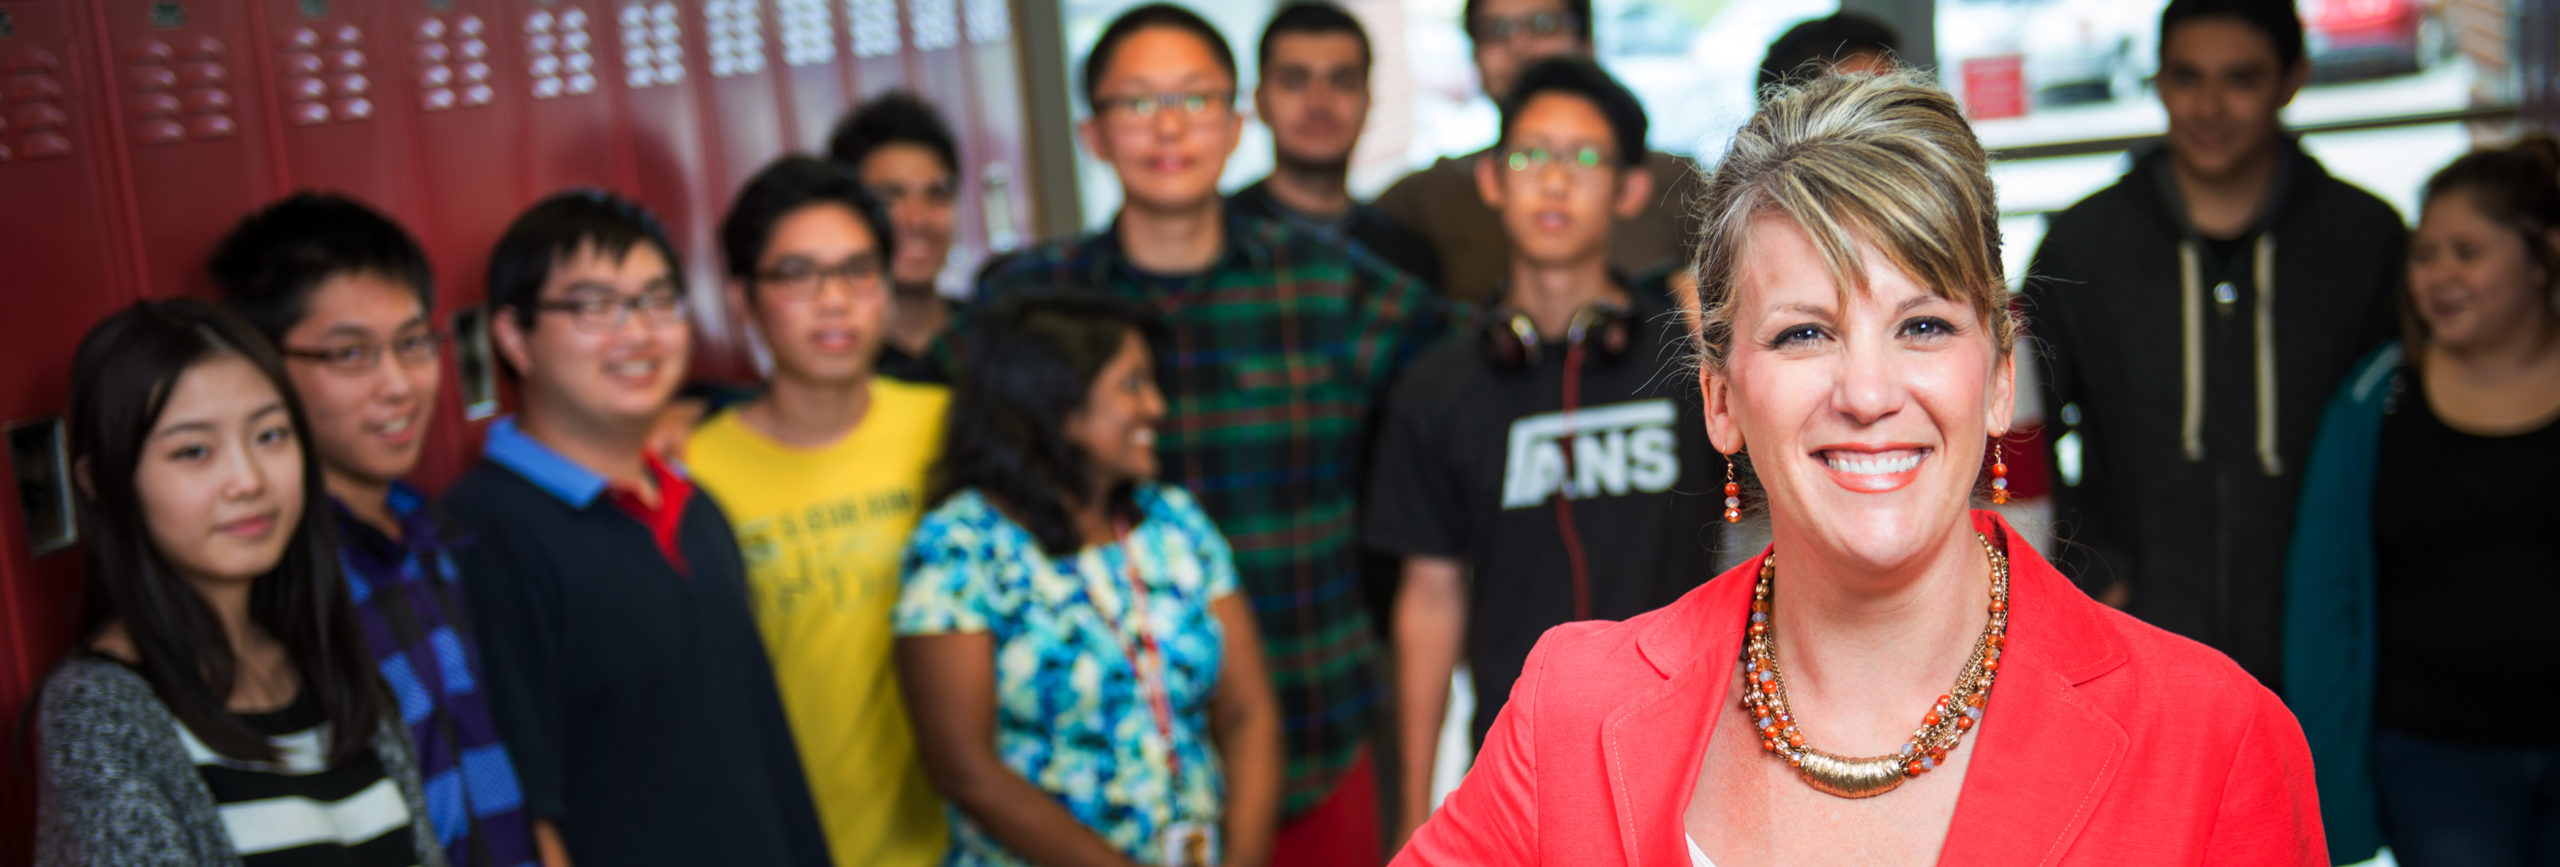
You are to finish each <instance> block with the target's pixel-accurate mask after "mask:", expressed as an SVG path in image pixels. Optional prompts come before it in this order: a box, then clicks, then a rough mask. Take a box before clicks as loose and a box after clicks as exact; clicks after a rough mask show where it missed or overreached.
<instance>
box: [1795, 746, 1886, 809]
mask: <svg viewBox="0 0 2560 867" xmlns="http://www.w3.org/2000/svg"><path fill="white" fill-rule="evenodd" d="M1796 775H1797V776H1800V777H1803V778H1804V781H1805V783H1807V784H1808V785H1811V786H1813V787H1814V788H1815V789H1819V790H1821V791H1822V792H1823V793H1824V794H1827V795H1834V796H1837V797H1842V798H1872V797H1875V796H1877V795H1881V794H1884V793H1886V792H1890V791H1893V790H1894V789H1895V788H1897V787H1900V786H1901V785H1902V781H1903V780H1904V779H1906V778H1907V777H1906V776H1905V775H1904V773H1903V763H1902V760H1901V759H1898V758H1895V757H1893V756H1872V757H1869V758H1863V759H1844V758H1841V757H1839V756H1835V755H1832V754H1830V753H1826V752H1823V751H1821V750H1812V749H1808V750H1805V751H1804V752H1803V754H1802V756H1801V761H1800V762H1799V763H1798V764H1797V765H1796Z"/></svg>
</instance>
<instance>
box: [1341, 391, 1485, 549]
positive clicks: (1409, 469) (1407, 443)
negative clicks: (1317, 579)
mask: <svg viewBox="0 0 2560 867" xmlns="http://www.w3.org/2000/svg"><path fill="white" fill-rule="evenodd" d="M1434 378H1435V376H1434V372H1433V370H1432V366H1431V365H1424V366H1423V367H1421V368H1417V369H1416V370H1415V371H1414V375H1413V376H1411V377H1407V378H1406V380H1405V382H1404V383H1403V384H1402V385H1400V386H1398V387H1397V388H1396V390H1395V391H1394V392H1393V395H1392V396H1391V397H1390V398H1389V399H1388V401H1387V409H1386V421H1385V424H1384V425H1383V426H1382V427H1381V429H1380V432H1379V436H1378V452H1377V461H1376V463H1375V464H1373V465H1372V467H1371V471H1370V473H1369V501H1368V502H1367V503H1366V504H1364V505H1363V506H1362V509H1361V511H1362V512H1363V513H1364V514H1363V516H1362V521H1361V523H1362V525H1363V526H1362V534H1363V535H1364V536H1365V537H1366V541H1367V543H1368V545H1369V547H1371V548H1373V549H1376V550H1378V551H1381V552H1384V553H1388V554H1395V555H1399V556H1407V557H1411V556H1428V557H1458V556H1462V555H1464V554H1465V552H1466V550H1467V545H1466V542H1467V538H1466V536H1467V527H1466V515H1465V514H1464V513H1463V512H1462V511H1461V509H1460V505H1459V501H1460V497H1459V491H1458V479H1457V478H1456V474H1455V473H1454V472H1452V470H1451V468H1450V466H1449V463H1448V461H1447V456H1448V454H1449V449H1448V446H1447V444H1446V443H1445V442H1443V440H1444V439H1445V435H1444V434H1443V433H1441V431H1443V430H1445V429H1446V428H1442V427H1440V426H1439V425H1436V424H1434V423H1433V422H1434V421H1435V420H1437V419H1438V417H1439V416H1440V415H1441V414H1442V413H1443V412H1444V410H1443V408H1441V407H1439V406H1434V405H1432V404H1436V403H1438V401H1437V400H1435V399H1434V398H1435V397H1436V396H1437V395H1436V392H1437V390H1438V388H1437V386H1438V384H1437V383H1434V382H1433V381H1432V380H1433V379H1434Z"/></svg>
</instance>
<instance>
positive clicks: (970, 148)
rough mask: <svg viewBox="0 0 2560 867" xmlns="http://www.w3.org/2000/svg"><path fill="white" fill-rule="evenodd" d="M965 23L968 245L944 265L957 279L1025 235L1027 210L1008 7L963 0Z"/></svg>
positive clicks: (1027, 176)
mask: <svg viewBox="0 0 2560 867" xmlns="http://www.w3.org/2000/svg"><path fill="white" fill-rule="evenodd" d="M965 3H966V4H967V5H966V6H964V7H963V8H964V9H965V17H966V21H967V25H968V30H969V47H968V48H967V49H966V51H967V54H968V71H969V99H970V103H969V109H968V113H969V116H968V118H967V119H966V120H965V121H957V122H960V123H963V124H964V127H963V128H964V129H965V130H966V131H965V132H964V133H962V134H963V135H966V136H968V140H967V146H966V147H964V148H963V149H962V153H961V161H962V163H963V169H962V171H963V172H964V173H966V174H967V175H968V178H967V179H966V181H964V182H963V184H962V186H961V188H962V189H963V190H965V191H966V192H967V195H968V198H969V200H970V201H971V203H973V204H974V205H976V206H977V213H976V219H975V220H974V223H975V225H973V226H972V228H973V229H975V230H977V232H978V234H977V235H976V238H977V239H978V240H979V241H980V242H981V244H980V246H978V247H977V248H975V249H969V250H958V249H955V250H954V251H953V256H954V258H955V260H956V261H955V263H954V267H952V268H951V269H950V270H949V271H947V272H945V273H948V274H950V275H952V276H953V277H954V278H956V279H958V280H962V281H966V280H967V279H969V277H970V275H974V274H976V273H977V272H978V265H979V264H980V263H983V262H985V261H986V257H987V256H989V255H992V254H995V253H1001V252H1004V251H1006V250H1010V249H1013V248H1015V247H1017V246H1021V244H1022V242H1023V239H1025V238H1028V237H1030V235H1031V217H1032V215H1033V214H1034V213H1036V212H1035V211H1034V210H1032V203H1031V191H1032V190H1033V189H1034V188H1035V187H1034V184H1033V182H1032V177H1031V170H1032V167H1031V156H1030V151H1029V149H1028V146H1027V142H1025V140H1024V139H1025V135H1026V130H1027V129H1028V128H1029V120H1028V118H1027V117H1026V116H1025V115H1024V105H1023V101H1022V66H1021V59H1020V55H1019V54H1018V53H1016V46H1015V44H1014V39H1013V9H1012V8H1011V4H1009V3H1008V2H1006V0H965Z"/></svg>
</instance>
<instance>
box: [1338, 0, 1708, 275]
mask: <svg viewBox="0 0 2560 867" xmlns="http://www.w3.org/2000/svg"><path fill="white" fill-rule="evenodd" d="M1463 14H1464V16H1465V20H1464V23H1465V25H1466V30H1467V38H1468V39H1469V40H1470V41H1471V42H1472V43H1473V44H1474V46H1475V60H1476V77H1477V80H1478V81H1481V82H1483V84H1484V94H1485V96H1486V97H1488V98H1491V99H1492V100H1493V103H1494V104H1495V105H1506V104H1509V102H1510V98H1511V87H1512V84H1513V82H1515V81H1517V80H1518V79H1519V77H1520V72H1521V70H1524V69H1527V68H1528V67H1529V66H1530V65H1532V64H1535V63H1537V62H1538V61H1541V60H1545V59H1548V58H1551V57H1581V58H1589V57H1591V56H1592V39H1591V0H1466V6H1465V9H1464V12H1463ZM1632 146H1633V147H1642V146H1643V144H1642V143H1641V142H1639V143H1636V144H1635V145H1632ZM1488 156H1498V155H1497V154H1495V153H1494V152H1493V150H1492V149H1490V148H1488V149H1486V150H1483V151H1478V152H1476V153H1473V154H1469V155H1467V156H1462V157H1441V158H1440V159H1439V160H1437V161H1434V162H1433V163H1432V164H1431V166H1430V167H1429V168H1425V169H1421V170H1418V171H1415V172H1414V173H1413V174H1410V175H1406V176H1405V177H1404V179H1403V180H1399V181H1397V182H1396V183H1395V185H1394V186H1391V187H1388V188H1387V191H1386V192H1384V193H1381V194H1379V195H1378V202H1377V205H1378V208H1379V209H1380V210H1383V211H1385V212H1386V214H1387V216H1388V217H1391V218H1393V219H1395V220H1396V221H1397V222H1400V223H1403V224H1404V225H1405V226H1407V227H1410V228H1412V229H1413V230H1414V231H1416V232H1420V233H1422V235H1423V237H1425V238H1426V239H1428V240H1429V242H1430V244H1431V247H1432V249H1433V251H1434V253H1435V255H1436V256H1437V257H1438V258H1439V260H1440V267H1441V274H1440V281H1439V283H1438V284H1437V287H1436V288H1438V289H1439V291H1440V293H1441V294H1443V295H1446V296H1448V297H1450V298H1454V299H1458V300H1461V301H1466V302H1468V303H1476V304H1480V303H1484V302H1485V301H1487V300H1488V299H1489V298H1491V297H1492V296H1493V294H1494V284H1496V283H1499V282H1501V280H1502V278H1503V276H1504V275H1505V274H1506V273H1507V271H1506V269H1507V268H1509V267H1510V266H1509V262H1510V261H1511V252H1512V251H1511V246H1510V244H1511V240H1510V237H1509V236H1508V235H1506V234H1504V233H1503V230H1502V220H1501V218H1500V217H1499V216H1498V215H1496V214H1495V213H1494V208H1493V206H1492V205H1491V204H1490V203H1488V202H1486V201H1485V199H1484V197H1483V196H1481V195H1479V193H1478V190H1477V188H1476V175H1475V168H1474V166H1475V163H1476V161H1478V160H1481V159H1485V158H1487V157H1488ZM1643 162H1644V169H1645V171H1646V173H1648V174H1651V175H1652V176H1653V181H1652V184H1653V192H1652V194H1651V195H1649V196H1647V197H1646V198H1645V207H1644V210H1643V211H1641V212H1638V213H1637V214H1636V215H1635V216H1634V217H1632V218H1630V219H1628V220H1626V221H1625V222H1623V223H1620V224H1619V226H1618V228H1617V231H1614V232H1611V233H1610V237H1609V266H1610V267H1612V268H1615V269H1617V270H1618V271H1619V272H1620V273H1624V274H1629V275H1633V276H1636V277H1647V276H1653V275H1661V274H1667V273H1670V272H1671V271H1673V270H1674V269H1676V268H1678V267H1679V266H1680V265H1681V264H1682V263H1683V262H1685V261H1686V259H1687V248H1686V244H1687V242H1688V239H1689V238H1691V237H1692V236H1694V235H1695V234H1696V223H1695V221H1694V220H1692V219H1690V218H1689V216H1688V214H1687V212H1686V210H1685V204H1684V203H1686V202H1687V201H1689V198H1690V196H1691V194H1692V193H1693V192H1694V191H1695V187H1694V176H1695V172H1694V171H1693V170H1692V169H1691V168H1690V164H1689V160H1688V158H1686V157H1681V156H1677V155H1673V154H1665V153H1659V152H1647V153H1645V154H1644V159H1643Z"/></svg>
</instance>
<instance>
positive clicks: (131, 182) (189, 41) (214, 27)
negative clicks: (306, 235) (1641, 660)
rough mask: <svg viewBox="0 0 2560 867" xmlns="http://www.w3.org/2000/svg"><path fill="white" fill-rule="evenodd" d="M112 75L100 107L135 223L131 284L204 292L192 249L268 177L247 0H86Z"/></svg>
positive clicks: (202, 245) (262, 193)
mask: <svg viewBox="0 0 2560 867" xmlns="http://www.w3.org/2000/svg"><path fill="white" fill-rule="evenodd" d="M90 8H92V9H95V10H97V14H98V16H99V18H100V19H101V21H102V23H103V24H104V30H105V36H106V38H105V51H106V56H105V57H103V58H100V62H99V63H98V68H99V72H100V79H101V80H102V81H107V82H113V84H114V86H113V87H112V88H104V89H105V90H106V91H107V98H106V100H105V106H106V107H107V108H108V109H109V110H110V111H111V112H112V114H111V117H112V129H113V130H114V135H115V140H116V142H117V144H118V146H119V149H120V150H121V151H122V152H123V154H124V159H123V169H124V173H123V181H124V188H125V195H126V197H127V200H128V202H129V207H130V208H131V210H132V213H133V215H134V217H133V219H134V223H135V224H136V225H137V226H138V228H139V230H140V234H139V235H138V239H137V240H138V245H139V250H140V254H139V256H138V259H139V261H140V264H141V268H142V270H141V274H140V277H141V284H140V285H141V287H142V289H143V291H145V292H147V293H152V294H158V295H168V294H173V293H177V292H182V291H183V292H198V293H206V294H210V289H209V287H208V285H207V284H206V282H205V278H204V257H205V254H206V252H208V251H210V250H211V249H212V247H213V242H214V241H215V239H217V238H219V237H221V235H222V233H223V232H224V231H225V230H228V229H229V228H230V227H231V224H232V223H233V222H234V221H236V220H238V219H239V217H240V215H241V214H243V213H245V212H247V211H248V210H249V209H251V208H254V207H257V206H258V205H259V204H261V203H263V202H265V201H266V200H267V199H269V198H270V197H273V196H274V195H275V194H276V193H277V191H278V187H277V185H276V178H275V164H274V161H273V160H274V157H273V152H272V150H271V148H273V146H274V142H273V140H272V137H271V136H270V135H269V129H268V126H267V121H266V118H267V117H268V116H269V115H268V114H267V112H268V111H269V110H270V108H271V107H272V100H271V99H270V98H269V97H268V93H267V91H265V90H264V89H263V88H259V87H256V86H254V82H256V81H257V80H258V77H259V76H258V74H257V69H258V63H259V60H260V58H259V56H258V50H257V47H256V31H255V30H254V29H253V27H252V25H253V24H254V17H255V15H256V10H255V9H254V8H252V7H251V6H250V4H249V3H247V2H241V0H231V2H215V0H191V2H180V0H154V2H148V3H140V2H130V3H98V4H94V5H92V6H91V7H90Z"/></svg>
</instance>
